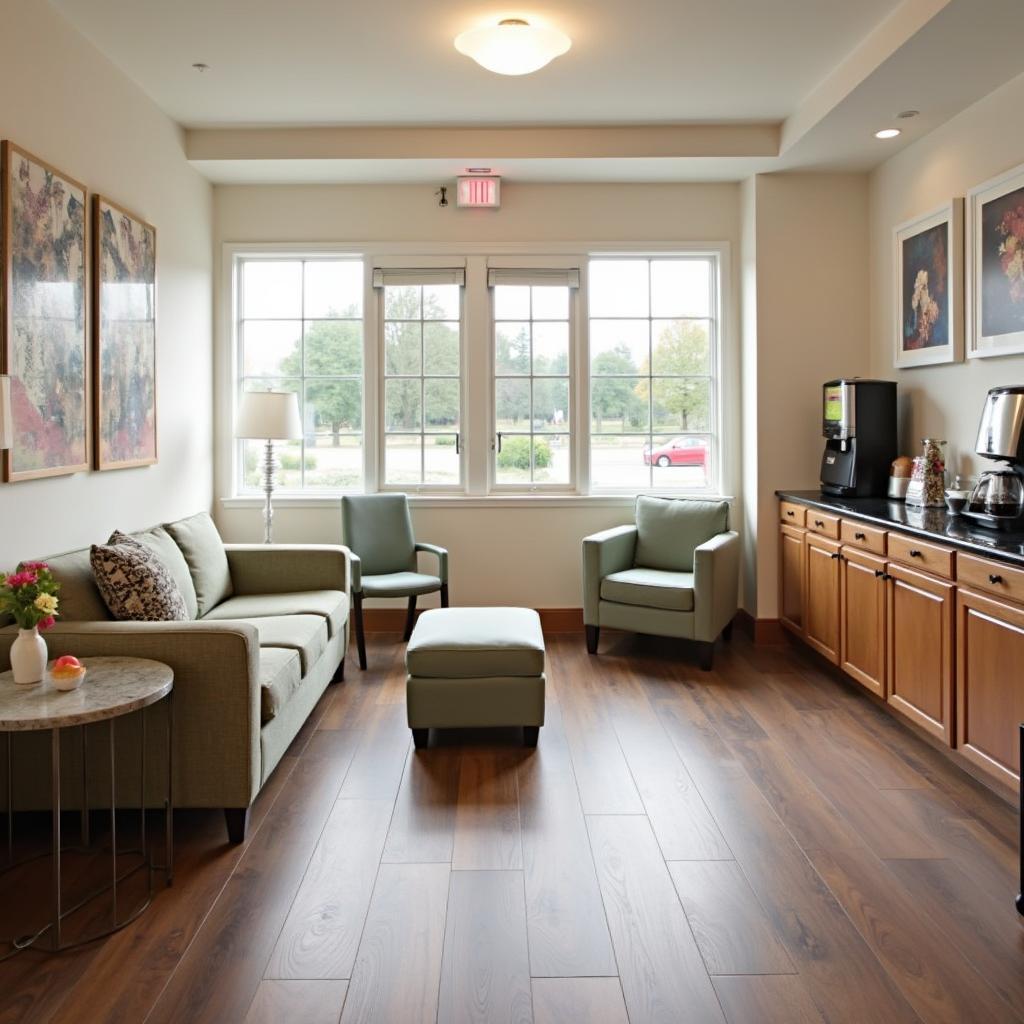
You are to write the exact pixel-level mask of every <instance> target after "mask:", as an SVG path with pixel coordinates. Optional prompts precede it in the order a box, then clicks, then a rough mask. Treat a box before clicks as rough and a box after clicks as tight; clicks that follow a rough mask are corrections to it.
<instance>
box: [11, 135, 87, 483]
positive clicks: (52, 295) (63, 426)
mask: <svg viewBox="0 0 1024 1024" xmlns="http://www.w3.org/2000/svg"><path fill="white" fill-rule="evenodd" d="M0 184H2V194H3V195H2V202H0V209H2V214H0V249H2V277H0V308H2V316H0V372H3V373H7V374H9V375H10V376H11V391H12V398H13V402H12V404H13V418H14V446H13V447H12V448H10V449H9V450H6V451H4V452H3V478H4V480H5V481H8V482H17V481H21V480H36V479H39V478H42V477H49V476H64V475H66V474H70V473H79V472H82V471H83V470H87V469H89V467H90V464H91V457H90V456H91V448H92V416H91V408H90V402H91V391H90V384H91V381H90V376H91V360H90V353H89V331H88V324H89V317H88V314H89V308H88V306H89V267H88V264H89V248H88V241H89V237H88V235H89V224H88V190H87V189H86V187H85V185H83V184H82V183H81V182H78V181H76V180H75V179H74V178H72V177H70V176H69V175H67V174H65V173H64V172H63V171H61V170H59V169H58V168H56V167H54V166H53V165H52V164H49V163H47V162H46V161H45V160H41V159H40V158H39V157H37V156H34V155H33V154H32V153H29V152H28V151H27V150H24V149H22V148H21V147H20V146H17V145H15V144H14V143H13V142H10V141H9V140H4V141H3V142H2V143H0Z"/></svg>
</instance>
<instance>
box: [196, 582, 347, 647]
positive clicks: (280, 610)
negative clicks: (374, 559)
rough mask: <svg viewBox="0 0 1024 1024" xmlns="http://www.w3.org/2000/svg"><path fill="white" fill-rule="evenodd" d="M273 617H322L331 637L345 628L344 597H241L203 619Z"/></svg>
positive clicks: (323, 593)
mask: <svg viewBox="0 0 1024 1024" xmlns="http://www.w3.org/2000/svg"><path fill="white" fill-rule="evenodd" d="M274 615H322V616H323V617H324V618H325V619H326V620H327V625H328V629H329V632H330V635H331V636H332V637H334V636H337V635H338V634H339V633H340V632H341V631H342V630H343V629H344V628H345V620H346V619H347V618H348V597H347V595H345V594H344V593H342V591H340V590H303V591H300V592H299V593H295V594H245V595H237V594H236V595H235V596H234V597H229V598H228V599H227V600H226V601H224V602H223V603H222V604H219V605H217V607H216V608H214V609H213V610H212V611H209V612H207V613H206V614H205V615H204V616H203V618H204V619H261V618H266V617H267V616H274Z"/></svg>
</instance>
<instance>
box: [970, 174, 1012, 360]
mask: <svg viewBox="0 0 1024 1024" xmlns="http://www.w3.org/2000/svg"><path fill="white" fill-rule="evenodd" d="M969 196H970V200H969V201H970V207H969V213H970V226H971V232H970V234H971V282H972V289H971V344H970V348H969V351H968V355H969V356H971V357H972V358H982V357H985V356H1004V355H1013V354H1014V353H1020V352H1024V165H1021V166H1020V167H1015V168H1014V169H1013V170H1012V171H1008V172H1007V173H1006V174H1003V175H1000V176H999V177H998V178H994V179H993V180H992V181H987V182H985V183H984V184H983V185H979V186H978V187H977V188H973V189H971V191H970V193H969Z"/></svg>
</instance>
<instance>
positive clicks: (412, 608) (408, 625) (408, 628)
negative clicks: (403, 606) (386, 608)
mask: <svg viewBox="0 0 1024 1024" xmlns="http://www.w3.org/2000/svg"><path fill="white" fill-rule="evenodd" d="M415 624H416V595H415V594H413V595H412V597H410V598H409V608H408V610H407V611H406V613H405V632H404V633H403V634H402V639H403V640H408V639H409V637H411V636H412V627H413V626H414V625H415Z"/></svg>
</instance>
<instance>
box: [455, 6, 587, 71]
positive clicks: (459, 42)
mask: <svg viewBox="0 0 1024 1024" xmlns="http://www.w3.org/2000/svg"><path fill="white" fill-rule="evenodd" d="M570 46H572V40H571V39H570V38H569V37H568V36H567V35H566V34H565V33H564V32H559V31H558V29H555V28H546V27H543V26H541V25H531V24H530V23H529V22H528V21H524V20H523V19H522V18H505V19H504V20H503V21H499V22H498V24H497V25H484V26H482V27H481V28H474V29H470V30H469V31H468V32H463V33H462V35H459V36H456V37H455V49H456V50H458V51H459V53H464V54H465V55H466V56H467V57H472V58H473V60H475V61H476V62H477V64H479V65H480V66H481V67H484V68H487V70H488V71H493V72H494V73H495V74H498V75H528V74H530V73H531V72H533V71H539V70H540V69H541V68H542V67H544V65H545V64H549V63H550V62H551V61H553V60H554V59H555V58H556V57H560V56H561V55H562V54H563V53H565V52H566V50H568V49H569V47H570Z"/></svg>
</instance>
